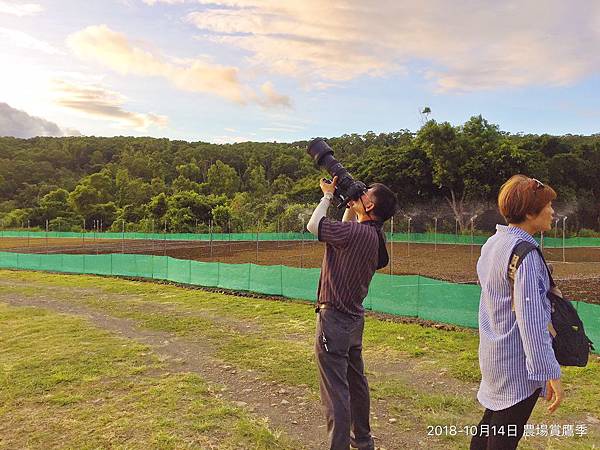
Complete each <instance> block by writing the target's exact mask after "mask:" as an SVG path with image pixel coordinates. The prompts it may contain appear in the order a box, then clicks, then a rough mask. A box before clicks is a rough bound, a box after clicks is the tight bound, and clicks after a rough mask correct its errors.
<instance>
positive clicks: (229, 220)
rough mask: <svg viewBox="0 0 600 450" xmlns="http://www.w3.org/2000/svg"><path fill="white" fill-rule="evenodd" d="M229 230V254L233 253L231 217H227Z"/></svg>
mask: <svg viewBox="0 0 600 450" xmlns="http://www.w3.org/2000/svg"><path fill="white" fill-rule="evenodd" d="M227 231H229V254H230V255H231V219H227Z"/></svg>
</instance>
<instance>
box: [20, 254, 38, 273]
mask: <svg viewBox="0 0 600 450" xmlns="http://www.w3.org/2000/svg"><path fill="white" fill-rule="evenodd" d="M16 257H17V258H18V261H17V265H16V266H14V267H15V268H19V269H29V270H40V269H41V267H42V263H41V258H42V255H36V254H26V253H25V254H23V253H21V254H18V255H16Z"/></svg>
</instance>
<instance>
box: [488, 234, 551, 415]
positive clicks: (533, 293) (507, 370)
mask: <svg viewBox="0 0 600 450" xmlns="http://www.w3.org/2000/svg"><path fill="white" fill-rule="evenodd" d="M523 240H525V241H528V242H531V243H532V244H534V245H537V243H536V241H535V239H533V237H532V236H531V235H530V234H528V233H527V232H526V231H524V230H522V229H520V228H518V227H511V226H504V225H497V226H496V234H494V235H493V236H492V237H490V238H489V239H488V240H487V242H486V243H485V244H484V245H483V247H482V249H481V256H480V258H479V260H478V262H477V275H478V277H479V282H480V284H481V300H480V304H479V366H480V369H481V385H480V387H479V392H478V393H477V398H478V400H479V402H480V403H481V404H482V405H483V406H485V407H486V408H488V409H490V410H493V411H498V410H501V409H506V408H509V407H511V406H513V405H515V404H516V403H518V402H520V401H521V400H523V399H525V398H527V397H529V396H531V395H532V394H533V392H534V391H535V390H536V389H538V388H542V394H541V395H544V394H545V385H546V381H547V380H550V379H556V378H559V377H560V366H559V364H558V362H557V361H556V358H555V356H554V351H553V350H552V337H551V336H550V333H549V331H548V323H549V322H550V312H551V310H550V302H549V300H548V298H547V296H546V294H547V292H548V290H549V289H550V280H549V278H548V274H547V272H546V268H545V267H544V262H543V260H542V258H541V257H540V255H539V254H538V253H537V252H535V251H534V252H531V253H529V254H528V255H527V256H526V257H525V258H524V259H523V261H522V263H521V265H520V266H519V269H518V270H517V273H516V274H515V284H514V310H513V308H512V305H513V300H512V295H511V286H510V281H509V279H508V273H507V272H508V264H509V259H510V256H511V254H512V251H513V248H514V247H515V246H516V245H517V243H519V242H520V241H523Z"/></svg>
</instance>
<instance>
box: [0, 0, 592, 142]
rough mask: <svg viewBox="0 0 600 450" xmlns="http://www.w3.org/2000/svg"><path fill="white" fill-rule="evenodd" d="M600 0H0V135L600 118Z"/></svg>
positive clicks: (532, 129)
mask: <svg viewBox="0 0 600 450" xmlns="http://www.w3.org/2000/svg"><path fill="white" fill-rule="evenodd" d="M599 48H600V2H598V1H595V0H588V1H583V0H573V1H569V2H565V1H563V0H529V1H528V0H523V1H510V0H509V1H500V2H499V1H495V0H494V1H486V0H480V1H466V0H455V1H452V2H448V1H446V0H429V1H426V2H415V1H414V0H411V1H402V0H379V1H377V2H365V1H363V0H326V1H325V0H87V1H85V2H83V1H81V0H24V1H13V0H0V63H1V65H2V67H1V69H0V135H12V136H17V137H30V136H36V135H51V136H61V135H79V134H81V135H95V136H115V135H128V136H153V137H168V138H170V139H183V140H187V141H205V142H215V143H227V142H240V141H278V142H293V141H297V140H305V139H310V138H312V137H316V136H325V137H331V136H340V135H343V134H351V133H361V134H362V133H365V132H367V131H374V132H375V133H380V132H392V131H397V130H400V129H409V130H411V131H416V130H418V129H419V127H420V126H421V125H422V123H423V120H424V117H423V115H422V114H421V113H420V112H421V111H422V110H423V108H425V107H429V108H430V109H431V115H430V116H429V117H430V118H433V119H435V120H437V121H439V122H442V121H448V122H450V123H452V124H453V125H459V124H462V123H464V122H465V121H466V120H468V119H469V117H471V116H473V115H478V114H481V115H483V117H485V118H486V119H487V120H489V121H490V122H492V123H495V124H497V125H499V127H500V129H502V130H505V131H509V132H512V133H538V134H541V133H550V134H557V135H560V134H568V133H570V134H593V133H600V51H598V49H599Z"/></svg>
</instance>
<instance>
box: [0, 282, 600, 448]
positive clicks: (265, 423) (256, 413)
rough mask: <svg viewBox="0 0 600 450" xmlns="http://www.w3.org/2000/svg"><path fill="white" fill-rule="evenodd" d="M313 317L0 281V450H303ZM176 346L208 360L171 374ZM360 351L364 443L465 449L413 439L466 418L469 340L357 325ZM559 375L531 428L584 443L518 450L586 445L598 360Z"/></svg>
mask: <svg viewBox="0 0 600 450" xmlns="http://www.w3.org/2000/svg"><path fill="white" fill-rule="evenodd" d="M314 320H315V317H314V311H313V310H312V308H311V307H310V305H307V304H305V303H302V302H293V301H272V300H264V299H255V298H247V297H238V296H233V295H223V294H214V293H209V292H205V291H200V290H193V289H186V288H182V287H178V286H170V285H161V284H154V283H149V282H138V281H129V280H119V279H111V278H101V277H93V276H79V275H77V276H76V275H56V274H47V273H34V272H13V271H0V448H7V449H14V448H108V447H111V448H112V447H115V448H202V449H296V448H307V449H313V448H315V447H314V445H316V443H317V442H322V441H323V439H324V438H325V431H324V427H323V425H324V423H325V422H324V419H323V418H322V417H321V416H320V415H319V414H318V413H315V411H318V408H319V406H318V385H317V379H316V372H315V366H314V360H313V353H312V347H313V332H314ZM127 324H129V325H127ZM129 326H131V328H127V329H125V328H126V327H129ZM123 327H125V328H123ZM132 330H133V331H132ZM128 333H129V335H128ZM132 333H133V334H135V339H134V338H133V337H132ZM157 336H158V337H160V339H163V340H164V342H170V343H172V342H174V343H176V344H177V349H178V350H177V351H178V352H179V353H177V354H173V355H170V354H169V351H170V350H169V347H168V345H166V344H165V345H158V344H157V342H158V341H157V339H158V338H157ZM186 349H189V350H190V352H191V354H190V355H188V356H189V360H190V361H192V360H194V358H197V357H198V355H199V354H200V356H202V355H201V354H202V353H203V352H205V353H206V358H207V361H208V359H210V360H211V361H213V362H214V364H212V365H210V364H208V363H207V364H205V365H204V364H196V365H194V363H189V361H188V362H187V366H186V360H187V359H188V356H186V353H185V352H186ZM364 349H365V361H366V368H367V371H368V375H369V381H370V385H371V390H372V403H373V411H372V412H373V414H372V416H373V419H372V422H373V423H372V424H373V429H374V433H375V435H376V436H377V438H378V439H377V443H378V445H379V446H381V447H382V448H384V449H386V450H390V449H397V448H440V449H452V448H456V449H459V448H466V447H468V438H467V437H466V436H464V435H460V434H459V435H456V436H446V435H444V436H430V435H428V433H427V427H428V426H435V425H440V426H445V425H446V426H451V425H454V426H457V427H459V428H462V427H463V426H468V425H474V424H476V423H477V421H478V419H479V418H480V416H481V413H482V410H481V407H480V406H479V405H478V403H477V402H476V400H475V393H476V391H475V389H476V387H477V382H478V376H479V370H478V363H477V334H476V333H475V332H473V331H471V330H464V331H445V330H438V329H435V328H431V327H423V326H420V325H418V324H407V323H398V322H392V321H386V320H382V319H378V318H375V317H368V318H367V323H366V331H365V339H364ZM182 355H183V356H182ZM201 360H202V359H201ZM201 360H200V361H201ZM209 366H210V367H209ZM223 367H224V368H226V369H225V371H224V372H223V373H224V374H225V375H226V376H225V375H223V374H222V373H221V372H218V370H223V369H222V368H223ZM219 368H221V369H219ZM250 374H251V375H250ZM563 379H564V384H565V389H566V394H567V398H566V400H565V403H564V404H563V405H562V406H561V407H560V408H559V410H558V411H557V412H556V413H555V414H554V415H550V414H548V412H547V411H546V410H545V408H546V405H545V404H544V402H542V401H540V402H539V404H538V405H537V406H536V409H535V411H534V414H533V416H532V419H531V421H530V423H534V424H547V425H551V424H561V425H568V424H573V425H585V427H586V433H585V434H583V435H582V436H574V437H541V436H535V437H531V438H527V439H525V440H524V441H522V442H523V443H522V446H521V447H520V448H530V449H538V448H540V449H541V448H548V449H567V448H568V449H589V448H594V447H593V446H594V445H595V446H596V448H597V447H599V446H600V426H599V423H600V396H599V395H598V393H599V392H600V363H599V361H598V358H597V357H594V358H593V360H592V361H591V362H590V364H589V365H588V367H586V368H569V369H565V370H564V374H563ZM272 386H277V388H272ZM277 390H279V393H278V392H273V391H277ZM281 392H283V393H288V392H294V393H295V395H296V396H295V397H286V398H288V400H289V401H288V400H285V399H284V400H281V397H282V396H283V395H284V394H281ZM238 394H239V395H238ZM238 397H239V398H238ZM242 398H243V401H238V400H239V399H242ZM271 398H275V399H276V400H266V399H271ZM253 402H256V408H255V407H254V406H255V405H254V404H253ZM275 402H276V403H275ZM285 402H287V403H285ZM282 405H284V407H282ZM294 422H296V423H294Z"/></svg>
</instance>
